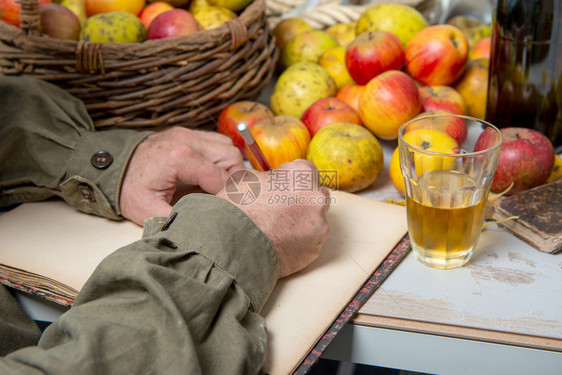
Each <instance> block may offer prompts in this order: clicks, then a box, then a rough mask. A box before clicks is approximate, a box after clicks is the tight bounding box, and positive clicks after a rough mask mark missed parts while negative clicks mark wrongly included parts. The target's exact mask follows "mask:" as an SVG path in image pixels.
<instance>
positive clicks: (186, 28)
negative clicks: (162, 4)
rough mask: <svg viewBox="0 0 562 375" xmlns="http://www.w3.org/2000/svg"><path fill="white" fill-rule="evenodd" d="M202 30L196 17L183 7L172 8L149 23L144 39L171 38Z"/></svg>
mask: <svg viewBox="0 0 562 375" xmlns="http://www.w3.org/2000/svg"><path fill="white" fill-rule="evenodd" d="M200 30H203V28H202V27H201V25H200V24H199V22H198V21H197V19H195V17H193V15H192V14H191V13H189V12H188V11H187V10H185V9H180V8H177V9H172V10H167V11H165V12H163V13H160V14H159V15H158V16H156V18H154V19H153V20H152V22H151V23H150V27H149V28H148V30H147V32H146V39H161V38H171V37H175V36H183V35H189V34H193V33H196V32H198V31H200Z"/></svg>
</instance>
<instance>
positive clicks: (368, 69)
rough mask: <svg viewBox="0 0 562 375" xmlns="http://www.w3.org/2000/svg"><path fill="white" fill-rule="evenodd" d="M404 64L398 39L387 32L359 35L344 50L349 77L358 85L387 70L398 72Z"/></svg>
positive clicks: (370, 32) (377, 31)
mask: <svg viewBox="0 0 562 375" xmlns="http://www.w3.org/2000/svg"><path fill="white" fill-rule="evenodd" d="M403 63H404V51H403V49H402V44H401V43H400V39H398V37H397V36H396V35H394V34H393V33H391V32H388V31H380V30H374V31H368V32H364V33H361V34H359V35H357V36H356V37H355V39H353V41H352V42H351V43H349V44H348V45H347V47H346V50H345V65H346V67H347V70H348V71H349V74H350V75H351V77H352V78H353V79H354V80H355V82H357V83H358V84H360V85H365V84H367V82H369V81H370V80H371V79H372V78H374V77H376V76H377V75H379V74H380V73H382V72H385V71H387V70H399V69H400V68H401V67H402V64H403Z"/></svg>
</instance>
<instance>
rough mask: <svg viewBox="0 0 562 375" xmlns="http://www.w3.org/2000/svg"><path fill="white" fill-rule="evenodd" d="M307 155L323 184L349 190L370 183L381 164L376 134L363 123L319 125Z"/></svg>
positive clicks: (381, 166)
mask: <svg viewBox="0 0 562 375" xmlns="http://www.w3.org/2000/svg"><path fill="white" fill-rule="evenodd" d="M306 158H307V159H308V160H310V161H311V162H313V163H314V165H316V167H317V168H318V170H319V171H320V181H321V182H322V184H323V185H325V186H327V187H330V188H333V189H338V190H344V191H349V192H355V191H359V190H362V189H365V188H366V187H368V186H370V185H371V184H372V183H373V182H374V181H375V180H376V179H377V177H378V175H379V174H380V173H381V171H382V168H383V164H384V155H383V152H382V148H381V145H380V143H379V141H378V140H377V138H376V137H375V136H374V135H373V134H372V133H371V132H370V131H369V130H367V129H365V128H364V127H362V126H360V125H357V124H351V123H346V122H342V123H334V124H331V125H327V126H325V127H323V128H321V129H320V130H319V131H318V132H317V133H316V134H315V135H314V136H313V137H312V140H311V141H310V144H309V145H308V150H307V153H306Z"/></svg>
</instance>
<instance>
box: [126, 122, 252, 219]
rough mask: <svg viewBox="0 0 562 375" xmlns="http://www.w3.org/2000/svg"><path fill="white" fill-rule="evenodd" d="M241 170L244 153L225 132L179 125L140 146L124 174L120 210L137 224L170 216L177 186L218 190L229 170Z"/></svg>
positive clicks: (151, 137) (147, 139)
mask: <svg viewBox="0 0 562 375" xmlns="http://www.w3.org/2000/svg"><path fill="white" fill-rule="evenodd" d="M242 168H244V161H243V159H242V155H241V153H240V151H239V150H238V148H236V147H235V146H234V145H233V144H232V141H231V140H230V138H228V137H227V136H224V135H222V134H219V133H213V132H206V131H199V130H190V129H186V128H179V127H177V128H170V129H168V130H165V131H163V132H160V133H155V134H152V135H150V136H149V137H147V138H146V139H145V140H144V141H143V142H142V143H140V144H139V145H138V147H137V148H136V150H135V152H134V153H133V156H132V157H131V160H130V162H129V165H128V167H127V171H126V172H125V176H124V178H123V184H122V186H121V194H120V208H121V214H122V215H123V216H124V217H126V218H127V219H129V220H131V221H133V222H135V223H137V224H139V225H143V223H144V220H145V219H147V218H149V217H152V216H168V215H169V213H170V211H171V209H172V206H171V202H172V199H173V197H174V193H175V192H176V190H177V188H178V184H184V185H197V186H199V187H201V188H202V189H203V190H205V191H206V192H208V193H212V194H216V193H217V192H218V191H219V190H221V189H222V188H223V187H224V184H225V181H226V179H227V177H228V175H229V173H231V172H233V171H235V170H237V169H242Z"/></svg>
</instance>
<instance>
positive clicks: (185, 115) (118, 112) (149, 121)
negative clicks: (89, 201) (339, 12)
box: [0, 0, 278, 128]
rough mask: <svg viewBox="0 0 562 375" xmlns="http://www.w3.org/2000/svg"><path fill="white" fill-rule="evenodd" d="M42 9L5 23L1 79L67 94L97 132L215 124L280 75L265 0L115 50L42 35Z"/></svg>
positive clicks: (34, 5)
mask: <svg viewBox="0 0 562 375" xmlns="http://www.w3.org/2000/svg"><path fill="white" fill-rule="evenodd" d="M38 3H39V1H38V0H21V4H22V11H21V16H20V21H21V26H20V27H21V28H17V27H15V26H11V25H8V24H6V23H4V22H2V21H0V73H2V74H5V75H19V76H29V77H35V78H39V79H42V80H45V81H48V82H51V83H53V84H56V85H57V86H59V87H62V88H64V89H65V90H66V91H67V92H69V93H71V94H73V95H75V96H76V97H78V98H80V99H81V100H82V101H83V102H84V103H85V105H86V108H87V110H88V112H89V114H90V116H91V117H92V119H93V121H94V125H95V126H96V128H107V127H125V128H162V127H167V126H172V125H181V126H186V127H198V126H202V125H210V124H213V123H214V122H215V120H216V118H217V117H218V115H219V114H220V111H221V110H222V109H223V108H224V107H225V106H226V105H228V104H230V103H233V102H235V101H239V100H244V99H249V100H250V99H255V98H257V97H258V96H259V94H260V93H261V91H262V90H263V89H264V88H265V87H266V86H267V84H268V82H269V81H270V79H271V77H272V75H273V72H274V70H275V69H274V67H275V62H276V59H277V56H278V51H277V49H276V47H275V40H274V38H273V37H272V35H271V33H270V29H269V26H268V23H267V19H266V15H265V0H254V1H253V2H252V3H251V4H250V5H249V6H248V7H247V8H246V9H245V10H244V11H243V12H242V13H241V14H240V16H239V17H238V18H237V19H235V20H231V21H228V22H227V23H226V24H224V25H222V26H220V27H218V28H215V29H210V30H205V31H201V32H198V33H195V34H191V35H187V36H182V37H176V38H168V39H158V40H147V41H145V42H142V43H109V44H99V43H90V42H83V41H79V42H76V41H69V40H60V39H53V38H50V37H48V36H46V35H42V34H41V33H40V32H39V31H38V27H39V22H40V21H39V13H38Z"/></svg>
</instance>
